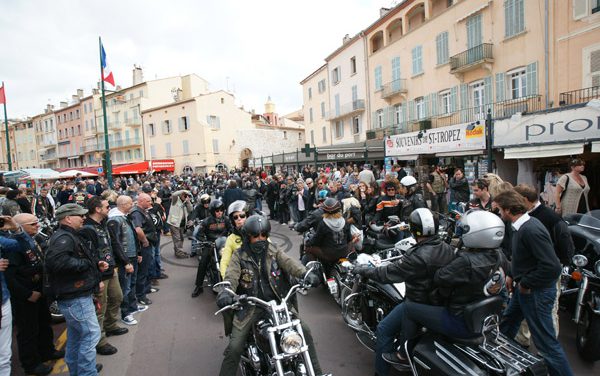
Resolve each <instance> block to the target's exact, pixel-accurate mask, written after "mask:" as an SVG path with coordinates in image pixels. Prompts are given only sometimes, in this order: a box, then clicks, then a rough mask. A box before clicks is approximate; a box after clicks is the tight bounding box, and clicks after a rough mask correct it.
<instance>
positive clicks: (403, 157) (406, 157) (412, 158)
mask: <svg viewBox="0 0 600 376" xmlns="http://www.w3.org/2000/svg"><path fill="white" fill-rule="evenodd" d="M391 158H396V159H397V160H399V161H416V160H417V159H419V154H413V155H400V156H397V157H391Z"/></svg>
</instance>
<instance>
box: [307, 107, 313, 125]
mask: <svg viewBox="0 0 600 376" xmlns="http://www.w3.org/2000/svg"><path fill="white" fill-rule="evenodd" d="M308 119H309V121H310V122H311V123H312V122H313V110H312V107H311V108H309V109H308Z"/></svg>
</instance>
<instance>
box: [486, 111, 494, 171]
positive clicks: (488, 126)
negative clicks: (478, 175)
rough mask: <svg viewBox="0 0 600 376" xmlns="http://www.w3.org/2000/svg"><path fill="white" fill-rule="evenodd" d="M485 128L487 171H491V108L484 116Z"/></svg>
mask: <svg viewBox="0 0 600 376" xmlns="http://www.w3.org/2000/svg"><path fill="white" fill-rule="evenodd" d="M485 129H486V132H487V133H486V136H487V137H486V140H485V144H486V148H487V172H492V109H491V108H488V112H487V115H486V117H485Z"/></svg>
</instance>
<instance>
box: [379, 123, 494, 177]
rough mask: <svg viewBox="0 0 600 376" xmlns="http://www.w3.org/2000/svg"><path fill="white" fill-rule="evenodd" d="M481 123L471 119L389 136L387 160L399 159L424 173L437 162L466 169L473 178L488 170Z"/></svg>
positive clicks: (398, 161) (393, 161)
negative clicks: (466, 122)
mask: <svg viewBox="0 0 600 376" xmlns="http://www.w3.org/2000/svg"><path fill="white" fill-rule="evenodd" d="M485 149H486V143H485V128H484V124H483V123H481V124H477V123H470V124H459V125H452V126H449V127H440V128H434V129H427V130H423V131H418V132H411V133H404V134H400V135H394V136H389V137H388V138H387V139H386V141H385V156H386V164H387V165H388V166H389V165H391V164H393V163H399V164H401V165H405V166H407V167H408V168H409V169H414V170H415V171H417V173H419V174H424V173H426V171H427V167H428V166H430V165H433V164H436V163H437V162H440V161H441V162H443V163H444V164H446V165H448V166H455V167H461V168H464V169H465V175H466V176H467V178H468V179H470V180H472V179H474V178H475V177H476V176H478V175H481V174H484V173H485V172H487V162H486V158H485V156H484V152H485Z"/></svg>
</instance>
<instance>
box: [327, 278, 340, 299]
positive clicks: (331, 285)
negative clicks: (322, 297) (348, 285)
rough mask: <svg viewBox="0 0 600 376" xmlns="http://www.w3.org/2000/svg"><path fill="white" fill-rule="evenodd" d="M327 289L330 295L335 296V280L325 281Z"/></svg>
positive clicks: (336, 287) (336, 290)
mask: <svg viewBox="0 0 600 376" xmlns="http://www.w3.org/2000/svg"><path fill="white" fill-rule="evenodd" d="M327 287H329V293H330V294H331V295H336V294H337V293H338V285H337V282H336V281H335V279H333V278H329V279H328V280H327Z"/></svg>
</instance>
